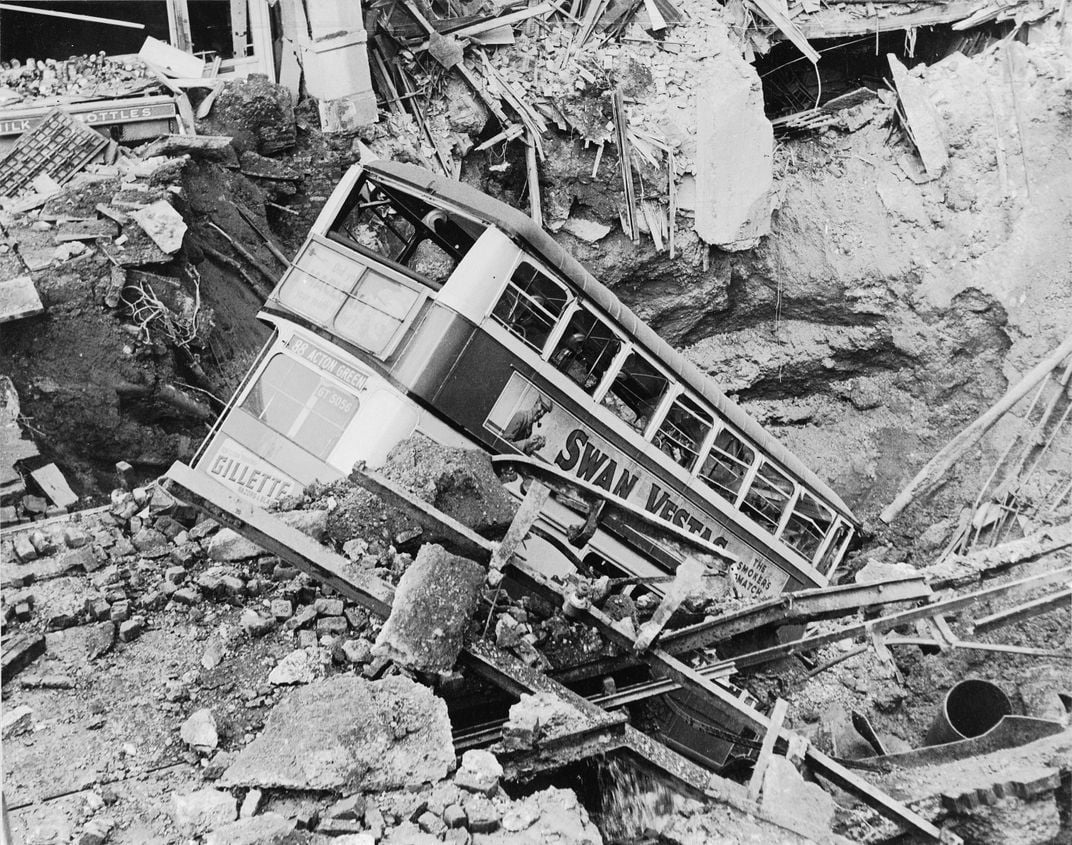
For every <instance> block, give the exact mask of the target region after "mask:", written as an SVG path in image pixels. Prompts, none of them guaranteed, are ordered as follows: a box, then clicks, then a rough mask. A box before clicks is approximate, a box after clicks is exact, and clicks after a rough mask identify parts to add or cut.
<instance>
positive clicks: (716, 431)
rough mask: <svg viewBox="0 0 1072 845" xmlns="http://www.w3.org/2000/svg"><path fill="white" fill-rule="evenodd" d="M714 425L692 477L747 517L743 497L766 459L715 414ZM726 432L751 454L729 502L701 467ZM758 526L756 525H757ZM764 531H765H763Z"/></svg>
mask: <svg viewBox="0 0 1072 845" xmlns="http://www.w3.org/2000/svg"><path fill="white" fill-rule="evenodd" d="M714 417H715V424H714V425H713V426H712V427H711V433H710V434H709V435H708V437H709V439H708V441H707V442H706V443H705V444H704V447H703V449H702V450H701V451H700V457H699V459H698V460H697V461H696V469H695V471H694V472H693V473H692V475H693V476H694V477H695V478H696V479H697V480H698V481H699V482H700V483H701V484H703V485H704V487H705V488H706V489H708V490H710V491H711V492H712V493H714V494H715V495H716V496H718V497H719V498H720V499H721V500H722V501H724V502H729V504H730V506H731V507H732V508H733V509H734V511H736V512H737V513H739V514H741V515H742V516H748V515H747V514H745V513H744V512H743V511H741V502H742V501H743V500H744V495H745V493H746V492H748V488H749V487H751V486H752V479H754V478H755V476H756V470H757V467H758V466H759V464H760V462H761V461H762V460H765V459H766V455H765V454H764V452H763V450H761V449H760V448H759V447H758V446H756V444H755V443H753V442H752V441H751V440H749V439H748V438H747V437H745V436H744V435H743V434H741V433H740V432H739V431H738V430H737V429H736V428H734V427H733V426H732V425H730V424H729V423H728V422H726V421H725V420H724V419H722V417H720V416H719V415H718V414H717V413H716V414H715V415H714ZM723 431H728V432H729V433H730V435H731V436H733V437H735V438H736V439H737V440H739V441H740V442H741V443H743V444H744V445H745V446H746V447H747V448H748V449H750V450H751V452H752V463H750V464H749V465H748V469H746V470H745V472H744V475H743V476H741V486H740V488H739V489H738V490H737V497H736V498H735V499H734V500H733V501H732V502H731V501H730V500H729V499H727V498H726V497H725V496H723V495H722V494H721V493H719V492H718V490H716V489H715V486H714V485H713V484H712V483H711V482H710V481H708V480H707V479H706V478H705V477H704V476H703V465H704V463H705V462H706V461H707V459H708V457H710V455H711V450H712V449H714V448H715V440H717V439H718V436H719V435H720V434H721V433H722V432H723ZM757 525H758V523H757ZM764 530H765V529H764ZM768 533H769V532H768Z"/></svg>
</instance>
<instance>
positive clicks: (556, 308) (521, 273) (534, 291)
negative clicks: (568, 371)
mask: <svg viewBox="0 0 1072 845" xmlns="http://www.w3.org/2000/svg"><path fill="white" fill-rule="evenodd" d="M568 301H569V295H568V294H567V293H566V289H565V288H563V287H562V286H561V285H560V284H559V283H558V282H556V281H554V280H553V279H551V278H549V277H548V276H546V275H544V274H543V273H541V272H540V271H539V270H537V269H536V268H535V267H533V266H532V265H531V264H529V263H528V262H527V261H522V262H521V263H520V264H518V266H517V269H516V270H514V272H513V275H512V276H510V281H509V282H507V284H506V290H504V291H503V295H502V296H501V297H499V301H498V302H497V303H496V304H495V308H494V309H493V310H492V312H491V316H492V317H494V318H495V319H496V320H497V321H498V322H499V323H501V324H502V325H503V326H505V327H506V328H507V329H509V330H510V331H511V332H512V333H513V334H515V335H517V336H518V337H519V338H521V339H522V340H523V341H525V343H527V344H528V345H529V346H531V347H532V348H533V349H535V350H536V351H537V352H543V347H544V344H546V343H547V338H548V336H549V335H550V334H551V330H552V329H553V328H554V327H555V323H556V322H557V321H558V318H559V317H560V316H562V311H563V309H564V308H565V307H566V303H567V302H568Z"/></svg>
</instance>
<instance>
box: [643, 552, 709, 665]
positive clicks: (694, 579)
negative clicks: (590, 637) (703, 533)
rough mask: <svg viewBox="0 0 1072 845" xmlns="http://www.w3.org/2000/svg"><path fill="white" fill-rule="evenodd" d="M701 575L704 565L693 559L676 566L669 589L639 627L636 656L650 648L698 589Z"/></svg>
mask: <svg viewBox="0 0 1072 845" xmlns="http://www.w3.org/2000/svg"><path fill="white" fill-rule="evenodd" d="M703 574H704V565H703V564H702V563H700V561H698V560H696V559H695V558H689V559H688V560H686V561H683V562H682V563H681V565H680V566H678V568H677V572H676V573H675V574H674V580H673V582H672V583H671V584H670V588H669V589H668V590H667V591H666V593H665V594H664V595H663V598H662V601H660V602H659V606H658V607H656V608H655V612H654V613H653V614H652V615H651V619H649V620H648V621H647V622H645V623H644V624H643V625H642V626H641V628H640V631H639V633H638V634H637V638H636V646H635V650H636V653H637V654H642V653H643V652H645V651H647V650H648V649H649V648H651V644H652V643H653V642H654V641H655V638H656V637H657V636H659V634H661V633H662V630H663V628H665V627H666V624H667V623H668V622H669V621H670V617H672V616H673V615H674V613H675V612H676V611H677V609H678V608H679V607H681V603H682V602H683V601H685V599H687V598H688V597H689V594H690V593H693V592H695V591H697V590H699V589H700V585H701V579H702V578H703Z"/></svg>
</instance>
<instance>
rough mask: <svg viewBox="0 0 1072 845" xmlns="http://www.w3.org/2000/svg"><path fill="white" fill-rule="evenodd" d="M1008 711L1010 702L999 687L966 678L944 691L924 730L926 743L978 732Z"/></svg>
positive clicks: (980, 734)
mask: <svg viewBox="0 0 1072 845" xmlns="http://www.w3.org/2000/svg"><path fill="white" fill-rule="evenodd" d="M1011 713H1012V703H1011V702H1010V701H1009V697H1008V696H1007V695H1005V693H1004V692H1002V690H1001V687H999V686H996V685H995V684H992V683H990V682H989V681H982V680H979V679H978V678H969V679H968V680H966V681H961V682H960V683H959V684H957V685H956V686H955V687H953V688H952V689H951V690H950V691H949V692H948V693H946V696H945V700H944V701H943V702H942V707H941V709H940V710H939V711H938V715H937V716H935V718H934V722H933V724H932V725H931V728H930V730H929V731H928V732H927V744H928V745H941V744H943V743H946V742H956V741H957V740H961V739H970V738H971V737H975V736H982V735H983V734H985V733H986V732H987V731H989V730H990V729H991V728H993V727H994V726H995V725H997V723H998V722H1000V721H1001V720H1002V719H1003V718H1004V717H1006V716H1008V715H1009V714H1011Z"/></svg>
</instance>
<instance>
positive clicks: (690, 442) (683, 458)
mask: <svg viewBox="0 0 1072 845" xmlns="http://www.w3.org/2000/svg"><path fill="white" fill-rule="evenodd" d="M713 424H714V421H713V420H712V418H711V415H710V414H708V413H707V411H705V410H704V409H703V408H701V407H700V406H699V405H697V404H696V403H695V402H693V401H692V400H691V399H689V398H688V397H687V396H682V397H680V398H678V399H677V400H676V401H675V402H674V404H673V405H671V406H670V410H669V412H667V414H666V419H664V420H663V421H662V424H661V425H660V426H659V430H658V431H657V432H655V437H654V438H653V440H652V442H653V443H655V445H656V446H657V447H658V448H659V449H661V450H662V451H663V452H665V453H666V454H668V455H669V456H670V457H671V458H673V459H674V460H675V461H676V462H677V463H679V464H680V465H681V466H683V467H685V469H688V470H691V469H692V468H693V467H694V466H695V465H696V459H697V458H698V457H699V455H700V445H701V444H702V443H703V439H704V438H705V437H706V436H707V432H709V431H710V430H711V426H712V425H713Z"/></svg>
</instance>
